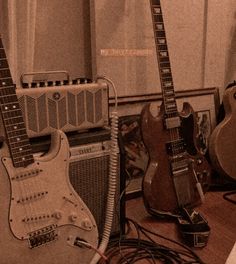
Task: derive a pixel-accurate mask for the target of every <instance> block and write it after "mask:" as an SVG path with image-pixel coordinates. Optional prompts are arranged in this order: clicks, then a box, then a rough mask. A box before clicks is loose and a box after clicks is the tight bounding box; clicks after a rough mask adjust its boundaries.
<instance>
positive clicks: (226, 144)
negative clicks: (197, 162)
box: [209, 85, 236, 180]
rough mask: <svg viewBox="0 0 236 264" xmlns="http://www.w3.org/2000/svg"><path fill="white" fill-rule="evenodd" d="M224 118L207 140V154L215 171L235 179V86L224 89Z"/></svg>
mask: <svg viewBox="0 0 236 264" xmlns="http://www.w3.org/2000/svg"><path fill="white" fill-rule="evenodd" d="M223 105H224V110H225V117H224V119H223V120H222V121H221V122H220V123H219V124H218V125H217V126H216V127H215V129H214V130H213V132H212V134H211V136H210V142H209V154H210V158H211V162H212V166H213V168H214V169H216V171H217V172H218V173H220V174H222V175H224V176H227V177H229V178H230V179H233V180H236V166H235V164H236V153H235V150H236V137H235V132H236V130H235V124H236V86H235V85H234V86H232V87H230V88H227V89H226V90H225V93H224V95H223Z"/></svg>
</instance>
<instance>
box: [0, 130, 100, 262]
mask: <svg viewBox="0 0 236 264" xmlns="http://www.w3.org/2000/svg"><path fill="white" fill-rule="evenodd" d="M0 153H1V162H0V172H1V174H0V251H1V254H0V263H1V264H26V263H31V264H66V263H68V264H82V263H84V264H88V263H90V260H91V259H92V257H93V255H94V254H95V252H94V251H93V250H92V249H88V248H86V247H83V246H78V245H75V242H76V239H78V240H80V239H81V240H82V241H86V242H88V243H89V244H91V245H92V246H93V247H97V243H98V231H97V226H96V223H95V220H94V218H93V216H92V214H91V213H90V211H89V209H88V208H87V206H86V205H85V204H84V202H83V201H82V200H81V199H80V197H79V195H78V194H77V193H76V192H75V191H74V189H73V187H72V186H71V184H70V181H69V144H68V141H67V138H66V136H65V134H64V133H63V132H61V131H56V132H55V133H54V134H53V135H52V144H51V148H50V151H49V152H48V153H47V154H46V155H44V156H41V157H38V158H37V157H36V158H35V161H34V163H32V164H30V165H28V166H27V167H25V168H24V167H19V168H16V167H14V166H13V163H12V160H11V158H10V154H9V149H8V147H7V144H6V143H4V144H3V147H2V148H1V149H0Z"/></svg>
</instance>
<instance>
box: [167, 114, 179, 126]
mask: <svg viewBox="0 0 236 264" xmlns="http://www.w3.org/2000/svg"><path fill="white" fill-rule="evenodd" d="M180 125H181V121H180V117H179V116H174V117H168V118H165V126H166V128H167V129H171V128H176V127H180Z"/></svg>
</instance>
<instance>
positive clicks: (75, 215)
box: [69, 213, 78, 222]
mask: <svg viewBox="0 0 236 264" xmlns="http://www.w3.org/2000/svg"><path fill="white" fill-rule="evenodd" d="M77 218H78V216H77V214H76V213H72V214H71V215H70V216H69V219H70V221H71V222H75V221H76V220H77Z"/></svg>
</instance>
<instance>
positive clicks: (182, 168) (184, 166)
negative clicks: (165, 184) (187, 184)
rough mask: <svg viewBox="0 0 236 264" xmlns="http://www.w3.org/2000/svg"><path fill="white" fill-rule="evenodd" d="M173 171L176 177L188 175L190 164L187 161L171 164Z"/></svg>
mask: <svg viewBox="0 0 236 264" xmlns="http://www.w3.org/2000/svg"><path fill="white" fill-rule="evenodd" d="M171 170H172V173H173V175H174V176H176V175H179V174H182V173H186V172H187V171H188V170H189V164H188V161H187V160H185V159H184V160H178V161H177V160H175V161H172V162H171Z"/></svg>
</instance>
